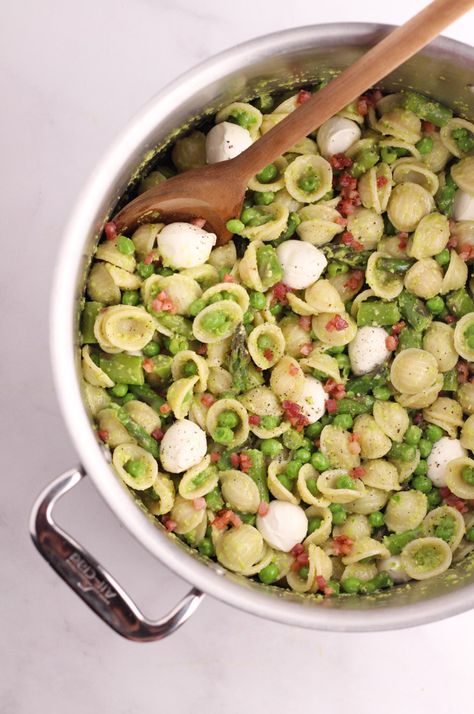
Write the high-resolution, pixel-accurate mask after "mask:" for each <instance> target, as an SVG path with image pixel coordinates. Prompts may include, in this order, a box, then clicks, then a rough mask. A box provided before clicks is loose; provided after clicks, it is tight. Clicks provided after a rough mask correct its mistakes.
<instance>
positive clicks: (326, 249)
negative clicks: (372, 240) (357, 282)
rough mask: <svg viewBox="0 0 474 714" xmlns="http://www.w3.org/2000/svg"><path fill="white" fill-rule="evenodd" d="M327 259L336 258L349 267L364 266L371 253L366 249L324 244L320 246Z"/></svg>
mask: <svg viewBox="0 0 474 714" xmlns="http://www.w3.org/2000/svg"><path fill="white" fill-rule="evenodd" d="M321 250H322V251H323V253H324V255H325V256H326V258H327V260H328V261H329V260H336V261H338V262H339V263H342V264H343V265H347V266H348V267H349V268H358V269H360V268H365V267H366V266H367V261H368V259H369V257H370V255H371V251H368V250H360V251H357V250H352V249H351V248H350V247H346V246H339V245H331V244H328V245H324V246H322V247H321Z"/></svg>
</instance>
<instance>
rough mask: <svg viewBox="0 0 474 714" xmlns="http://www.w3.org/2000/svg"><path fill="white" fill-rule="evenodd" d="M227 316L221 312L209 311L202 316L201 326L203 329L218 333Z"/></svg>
mask: <svg viewBox="0 0 474 714" xmlns="http://www.w3.org/2000/svg"><path fill="white" fill-rule="evenodd" d="M226 322H227V318H226V316H225V314H224V313H223V312H220V311H216V312H209V313H207V315H204V316H203V318H202V326H203V328H204V329H205V330H208V331H209V332H213V333H214V334H219V331H221V330H222V328H223V327H224V326H225V324H226Z"/></svg>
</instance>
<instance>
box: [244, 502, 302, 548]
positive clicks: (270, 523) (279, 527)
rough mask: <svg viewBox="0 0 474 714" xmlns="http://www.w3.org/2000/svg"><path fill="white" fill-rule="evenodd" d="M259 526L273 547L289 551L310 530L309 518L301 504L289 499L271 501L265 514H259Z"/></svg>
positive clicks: (264, 537)
mask: <svg viewBox="0 0 474 714" xmlns="http://www.w3.org/2000/svg"><path fill="white" fill-rule="evenodd" d="M256 525H257V528H258V530H259V531H260V533H261V534H262V537H263V539H264V540H265V541H266V542H267V543H268V545H270V546H271V547H272V548H276V549H277V550H282V551H283V552H284V553H288V552H289V551H290V550H291V549H292V548H293V547H294V546H295V545H296V544H297V543H301V541H302V540H303V538H304V537H305V536H306V532H307V530H308V519H307V518H306V515H305V512H304V511H303V509H302V508H300V507H299V506H295V505H294V504H293V503H289V502H288V501H271V503H270V504H269V505H268V511H267V514H266V515H265V516H257V523H256Z"/></svg>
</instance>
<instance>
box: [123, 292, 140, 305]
mask: <svg viewBox="0 0 474 714" xmlns="http://www.w3.org/2000/svg"><path fill="white" fill-rule="evenodd" d="M139 302H140V293H139V292H138V290H124V291H123V293H122V305H138V303H139Z"/></svg>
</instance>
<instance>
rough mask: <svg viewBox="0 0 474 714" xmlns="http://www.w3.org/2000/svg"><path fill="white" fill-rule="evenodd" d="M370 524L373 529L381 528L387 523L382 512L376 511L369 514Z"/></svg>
mask: <svg viewBox="0 0 474 714" xmlns="http://www.w3.org/2000/svg"><path fill="white" fill-rule="evenodd" d="M369 523H370V525H371V526H372V528H380V527H381V526H383V524H384V523H385V518H384V515H383V513H381V512H380V511H374V512H373V513H370V514H369Z"/></svg>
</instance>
